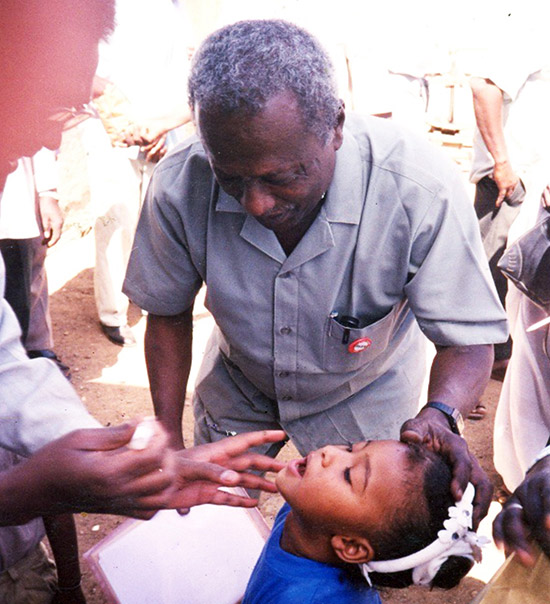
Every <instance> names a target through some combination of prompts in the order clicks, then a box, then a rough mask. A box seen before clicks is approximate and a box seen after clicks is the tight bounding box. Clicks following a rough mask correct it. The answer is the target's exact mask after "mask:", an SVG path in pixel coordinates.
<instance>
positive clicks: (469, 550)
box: [359, 483, 489, 585]
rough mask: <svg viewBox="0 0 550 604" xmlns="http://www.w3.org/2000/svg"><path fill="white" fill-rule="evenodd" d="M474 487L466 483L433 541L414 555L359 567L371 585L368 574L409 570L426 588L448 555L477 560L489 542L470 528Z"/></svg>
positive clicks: (372, 562) (415, 580) (416, 583)
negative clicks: (482, 548)
mask: <svg viewBox="0 0 550 604" xmlns="http://www.w3.org/2000/svg"><path fill="white" fill-rule="evenodd" d="M474 495H475V488H474V485H473V484H472V483H468V486H467V487H466V490H465V491H464V494H463V496H462V499H461V500H460V501H458V502H457V503H456V505H452V506H451V507H449V518H447V520H445V522H444V523H443V526H444V527H445V528H444V529H443V530H441V531H439V532H438V533H437V539H436V540H435V541H434V542H433V543H431V544H430V545H428V546H427V547H425V548H424V549H421V550H420V551H418V552H415V553H414V554H410V555H409V556H405V557H403V558H397V559H395V560H379V561H376V560H374V561H371V562H368V563H366V564H360V565H359V568H360V569H361V572H362V573H363V575H364V576H365V579H366V580H367V581H368V583H369V585H372V583H371V581H370V578H369V573H395V572H400V571H403V570H409V569H412V571H413V573H412V578H413V583H414V584H415V585H429V584H430V583H431V581H432V580H433V578H434V577H435V575H437V573H438V572H439V569H440V568H441V565H442V564H443V563H444V562H445V561H446V560H447V558H449V556H464V557H466V558H470V560H473V561H475V562H480V561H481V547H483V546H484V545H486V544H487V543H489V539H487V537H483V536H478V535H477V533H475V532H474V531H472V530H470V529H471V528H472V515H473V504H472V502H473V500H474Z"/></svg>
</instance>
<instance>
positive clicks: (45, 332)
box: [23, 237, 71, 379]
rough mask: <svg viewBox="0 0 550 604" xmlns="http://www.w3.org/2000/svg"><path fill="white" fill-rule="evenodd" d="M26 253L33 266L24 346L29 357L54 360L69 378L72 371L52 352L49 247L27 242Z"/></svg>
mask: <svg viewBox="0 0 550 604" xmlns="http://www.w3.org/2000/svg"><path fill="white" fill-rule="evenodd" d="M25 246H26V254H27V256H28V258H29V266H30V301H29V328H28V331H27V334H26V337H25V339H24V340H23V345H24V346H25V349H26V351H27V354H28V355H29V358H31V359H36V358H40V357H43V358H46V359H50V360H52V361H53V362H54V363H55V364H56V365H57V366H58V367H59V369H60V371H61V373H63V375H64V376H65V377H66V378H67V379H70V378H71V370H70V369H69V367H68V366H67V365H65V363H63V362H62V361H61V359H60V358H59V357H58V356H57V354H56V353H55V352H54V350H53V333H52V324H51V318H50V304H49V299H50V296H49V292H48V278H47V275H46V266H45V262H46V253H47V251H48V247H47V246H46V245H44V244H43V243H42V237H34V238H33V239H26V240H25Z"/></svg>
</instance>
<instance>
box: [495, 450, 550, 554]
mask: <svg viewBox="0 0 550 604" xmlns="http://www.w3.org/2000/svg"><path fill="white" fill-rule="evenodd" d="M493 536H494V538H495V541H496V543H497V544H498V545H503V546H504V547H505V549H506V551H507V552H508V553H509V552H516V554H517V556H518V557H519V559H520V561H521V562H522V563H523V564H524V565H525V566H533V564H534V563H535V559H536V558H535V552H534V549H533V547H532V546H531V545H530V544H529V540H530V539H534V540H535V541H536V542H537V543H538V545H539V546H540V548H541V549H542V551H543V552H544V553H545V554H546V555H547V556H548V557H549V558H550V457H545V458H544V459H541V460H540V461H539V462H537V463H536V464H535V465H534V466H533V467H532V468H531V469H530V470H529V472H527V475H526V476H525V478H524V479H523V482H522V483H521V484H520V485H519V487H518V488H517V489H516V490H515V491H514V493H513V494H512V496H511V497H510V498H509V499H508V501H507V502H506V503H505V504H504V506H503V508H502V511H501V512H500V514H499V515H498V516H497V517H496V518H495V521H494V523H493Z"/></svg>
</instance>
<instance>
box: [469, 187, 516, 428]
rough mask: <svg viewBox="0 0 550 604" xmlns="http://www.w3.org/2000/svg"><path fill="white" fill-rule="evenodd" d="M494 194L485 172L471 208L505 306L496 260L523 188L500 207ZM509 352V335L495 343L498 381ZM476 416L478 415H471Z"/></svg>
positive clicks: (495, 189) (503, 283) (495, 190)
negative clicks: (477, 222) (474, 212)
mask: <svg viewBox="0 0 550 604" xmlns="http://www.w3.org/2000/svg"><path fill="white" fill-rule="evenodd" d="M497 197H498V187H497V185H496V184H495V181H494V180H493V179H492V178H489V177H488V176H486V177H485V178H482V179H481V180H480V181H479V182H478V183H477V184H476V194H475V200H474V208H475V211H476V214H477V217H478V220H479V226H480V231H481V237H482V240H483V246H484V248H485V253H486V254H487V259H488V261H489V269H490V271H491V276H492V278H493V281H494V283H495V287H496V290H497V293H498V297H499V299H500V301H501V303H502V305H503V306H505V301H506V293H507V292H508V283H507V280H506V277H504V275H503V274H502V272H501V270H500V269H499V268H498V266H497V264H498V261H499V260H500V258H501V257H502V254H503V253H504V250H505V248H506V241H507V238H508V231H509V229H510V225H511V224H512V222H513V221H514V220H515V218H516V216H517V215H518V213H519V210H520V206H521V204H522V203H523V199H524V197H525V189H524V187H523V183H522V182H521V181H520V182H519V183H518V186H517V187H516V189H515V190H514V193H513V195H512V196H511V198H510V199H506V200H504V201H503V203H502V205H501V206H500V208H497V207H496V206H495V202H496V200H497ZM511 353H512V339H511V338H508V340H507V341H506V342H504V343H502V344H495V363H494V366H493V374H492V377H493V378H494V379H499V380H501V381H502V379H503V378H504V373H505V371H506V366H507V362H508V359H509V358H510V355H511ZM474 419H478V418H474Z"/></svg>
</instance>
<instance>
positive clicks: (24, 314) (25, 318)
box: [0, 239, 30, 340]
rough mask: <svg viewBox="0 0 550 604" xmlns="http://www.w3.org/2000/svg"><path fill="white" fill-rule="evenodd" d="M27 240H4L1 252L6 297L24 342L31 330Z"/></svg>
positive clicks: (0, 248)
mask: <svg viewBox="0 0 550 604" xmlns="http://www.w3.org/2000/svg"><path fill="white" fill-rule="evenodd" d="M25 241H26V240H25V239H2V240H0V251H1V253H2V258H3V260H4V265H5V268H6V285H5V293H4V297H5V298H6V300H7V301H8V303H9V304H10V306H11V307H12V308H13V310H14V312H15V314H16V316H17V320H18V321H19V326H20V327H21V331H22V332H23V340H24V339H25V337H26V335H27V331H28V328H29V312H30V264H29V258H28V255H27V249H26V247H25Z"/></svg>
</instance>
